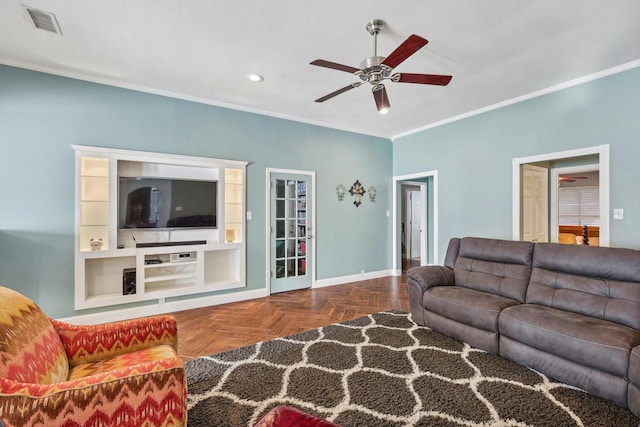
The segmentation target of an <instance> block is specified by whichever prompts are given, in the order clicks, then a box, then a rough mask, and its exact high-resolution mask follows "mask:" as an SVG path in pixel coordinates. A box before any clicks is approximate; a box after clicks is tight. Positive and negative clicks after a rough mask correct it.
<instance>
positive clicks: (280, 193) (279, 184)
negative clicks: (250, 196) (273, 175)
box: [276, 179, 284, 199]
mask: <svg viewBox="0 0 640 427" xmlns="http://www.w3.org/2000/svg"><path fill="white" fill-rule="evenodd" d="M276 197H277V198H278V199H282V198H284V180H282V179H277V180H276Z"/></svg>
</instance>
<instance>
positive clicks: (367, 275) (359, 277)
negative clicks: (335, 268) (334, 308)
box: [314, 270, 394, 288]
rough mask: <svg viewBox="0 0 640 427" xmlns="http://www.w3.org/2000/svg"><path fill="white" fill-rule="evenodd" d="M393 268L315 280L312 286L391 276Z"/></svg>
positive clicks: (341, 283) (333, 284)
mask: <svg viewBox="0 0 640 427" xmlns="http://www.w3.org/2000/svg"><path fill="white" fill-rule="evenodd" d="M393 275H394V274H393V270H380V271H371V272H369V273H361V274H351V275H349V276H341V277H332V278H330V279H321V280H316V284H315V286H314V288H324V287H326V286H335V285H344V284H345V283H352V282H359V281H361V280H370V279H379V278H380V277H387V276H393Z"/></svg>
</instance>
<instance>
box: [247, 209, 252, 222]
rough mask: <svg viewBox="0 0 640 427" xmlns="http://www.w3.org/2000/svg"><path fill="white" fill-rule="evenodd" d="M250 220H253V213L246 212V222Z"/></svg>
mask: <svg viewBox="0 0 640 427" xmlns="http://www.w3.org/2000/svg"><path fill="white" fill-rule="evenodd" d="M251 219H253V212H252V211H247V220H251Z"/></svg>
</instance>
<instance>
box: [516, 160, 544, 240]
mask: <svg viewBox="0 0 640 427" xmlns="http://www.w3.org/2000/svg"><path fill="white" fill-rule="evenodd" d="M522 240H526V241H530V242H548V241H549V170H548V169H547V168H543V167H539V166H534V165H528V164H525V165H522Z"/></svg>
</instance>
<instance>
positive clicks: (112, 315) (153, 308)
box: [58, 270, 399, 325]
mask: <svg viewBox="0 0 640 427" xmlns="http://www.w3.org/2000/svg"><path fill="white" fill-rule="evenodd" d="M393 275H394V271H393V270H380V271H371V272H369V273H361V274H352V275H349V276H341V277H332V278H330V279H322V280H316V283H315V285H314V288H324V287H326V286H335V285H343V284H345V283H352V282H359V281H362V280H370V279H378V278H380V277H387V276H393ZM395 275H399V274H395ZM267 296H269V294H268V293H267V289H266V288H263V289H254V290H248V291H241V292H232V293H229V294H224V295H214V296H210V297H200V298H189V299H184V300H180V301H168V302H165V303H164V304H162V305H160V304H153V305H145V306H142V307H130V308H129V307H128V308H121V309H115V310H109V311H104V312H100V313H92V314H81V315H78V316H71V317H64V318H60V319H58V320H60V321H62V322H67V323H71V324H75V325H95V324H98V323H108V322H117V321H119V320H127V319H133V318H136V317H145V316H154V315H158V314H166V313H174V312H176V311H183V310H191V309H194V308H200V307H209V306H214V305H220V304H227V303H230V302H237V301H246V300H250V299H256V298H263V297H267Z"/></svg>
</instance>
